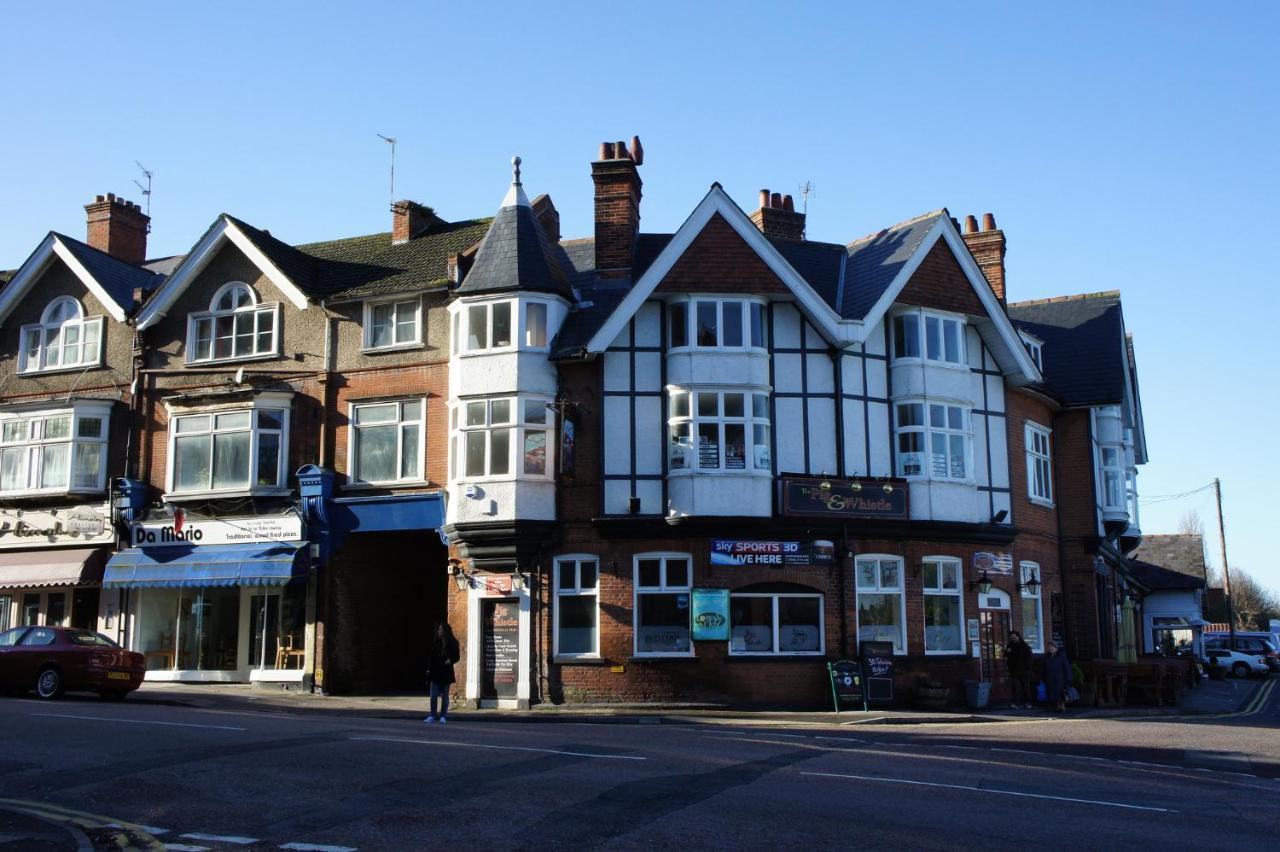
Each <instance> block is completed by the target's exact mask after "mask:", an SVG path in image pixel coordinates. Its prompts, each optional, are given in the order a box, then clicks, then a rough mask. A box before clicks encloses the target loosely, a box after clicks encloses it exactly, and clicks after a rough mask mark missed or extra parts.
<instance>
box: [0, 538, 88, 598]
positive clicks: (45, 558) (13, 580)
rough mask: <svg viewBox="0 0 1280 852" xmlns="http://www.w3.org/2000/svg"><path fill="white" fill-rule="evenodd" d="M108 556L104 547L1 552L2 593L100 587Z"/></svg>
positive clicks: (0, 586)
mask: <svg viewBox="0 0 1280 852" xmlns="http://www.w3.org/2000/svg"><path fill="white" fill-rule="evenodd" d="M106 554H107V551H106V549H105V548H102V547H75V548H54V547H50V548H44V549H40V550H10V551H0V589H34V588H41V587H47V586H89V585H96V584H98V583H99V582H101V581H102V566H103V563H105V562H106Z"/></svg>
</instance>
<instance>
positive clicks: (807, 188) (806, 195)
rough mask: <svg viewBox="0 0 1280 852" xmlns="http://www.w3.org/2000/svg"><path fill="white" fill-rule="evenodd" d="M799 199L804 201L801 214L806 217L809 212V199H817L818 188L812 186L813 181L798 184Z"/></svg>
mask: <svg viewBox="0 0 1280 852" xmlns="http://www.w3.org/2000/svg"><path fill="white" fill-rule="evenodd" d="M800 197H801V198H802V199H804V209H803V210H802V211H801V212H802V213H805V214H806V215H807V214H808V212H809V199H810V198H817V197H818V188H817V187H816V186H814V185H813V181H811V180H807V181H805V182H804V183H802V184H800Z"/></svg>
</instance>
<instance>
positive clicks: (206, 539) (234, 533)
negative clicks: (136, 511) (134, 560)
mask: <svg viewBox="0 0 1280 852" xmlns="http://www.w3.org/2000/svg"><path fill="white" fill-rule="evenodd" d="M303 537H304V536H303V534H302V519H301V518H299V517H298V516H297V515H274V516H271V517H256V518H217V519H208V520H203V519H202V520H192V519H190V518H188V519H187V520H186V523H184V524H182V529H181V530H176V529H174V525H173V522H172V521H162V522H156V521H144V522H142V523H138V524H134V525H133V529H132V531H131V535H130V540H131V541H132V542H133V546H134V547H177V546H186V547H189V546H191V545H193V544H198V545H204V544H259V543H269V542H273V541H300V540H302V538H303Z"/></svg>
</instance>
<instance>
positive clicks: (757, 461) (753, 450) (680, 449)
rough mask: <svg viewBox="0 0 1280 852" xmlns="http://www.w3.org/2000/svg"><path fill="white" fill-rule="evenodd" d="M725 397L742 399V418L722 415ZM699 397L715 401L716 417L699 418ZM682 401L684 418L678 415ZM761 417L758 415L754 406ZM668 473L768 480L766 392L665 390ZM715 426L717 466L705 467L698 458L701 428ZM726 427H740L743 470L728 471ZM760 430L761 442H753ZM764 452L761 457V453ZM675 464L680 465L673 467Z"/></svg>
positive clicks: (744, 389)
mask: <svg viewBox="0 0 1280 852" xmlns="http://www.w3.org/2000/svg"><path fill="white" fill-rule="evenodd" d="M726 394H741V395H742V398H743V399H742V416H740V417H739V416H728V415H726V414H724V413H723V412H724V410H725V404H724V399H725V396H726ZM702 395H711V396H715V397H716V413H715V414H714V415H711V414H705V415H704V414H699V413H698V400H699V397H700V396H702ZM681 398H683V399H684V400H685V404H684V410H685V413H684V414H677V413H676V412H677V410H678V409H679V408H680V406H679V405H678V401H679V399H681ZM758 405H759V406H761V407H762V409H763V413H761V414H757V413H756V410H757V406H758ZM667 413H668V417H667V471H668V473H672V474H680V475H687V474H744V473H748V474H756V475H763V476H771V475H772V473H773V450H772V447H773V445H772V429H773V423H772V421H771V420H770V419H769V389H768V388H762V387H735V388H724V387H700V386H690V387H677V386H675V385H668V386H667ZM704 425H715V426H716V435H717V438H718V444H717V447H716V459H717V462H716V466H715V467H709V466H707V467H704V466H703V465H702V457H701V451H700V450H701V447H702V442H701V434H700V428H699V427H701V426H704ZM728 426H742V427H743V459H742V467H729V466H728V464H727V458H726V455H725V447H726V442H725V431H726V427H728ZM761 428H762V429H763V430H764V432H763V439H762V442H761V441H758V440H757V438H756V434H757V431H758V430H759V429H761ZM762 450H763V455H762V454H761V451H762ZM677 461H680V462H681V463H680V464H679V465H677V464H676V462H677Z"/></svg>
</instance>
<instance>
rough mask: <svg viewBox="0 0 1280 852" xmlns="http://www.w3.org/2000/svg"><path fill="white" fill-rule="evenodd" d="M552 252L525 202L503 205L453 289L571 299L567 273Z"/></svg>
mask: <svg viewBox="0 0 1280 852" xmlns="http://www.w3.org/2000/svg"><path fill="white" fill-rule="evenodd" d="M556 254H557V252H555V251H554V249H553V247H552V245H551V241H550V240H549V239H547V235H546V232H545V231H543V230H542V226H541V225H540V224H538V218H537V217H536V216H534V215H533V209H532V208H530V207H529V205H528V204H527V203H524V204H512V205H509V206H506V207H503V208H502V209H501V210H499V211H498V215H496V216H494V217H493V222H492V223H491V224H490V225H489V231H488V233H486V234H485V236H484V241H483V242H481V243H480V248H479V250H477V251H476V259H475V262H474V263H473V264H472V265H471V269H470V271H469V272H467V276H466V278H464V279H463V280H462V283H461V284H460V285H459V286H458V289H457V292H458V293H459V294H463V295H474V294H477V293H504V292H511V291H515V290H521V291H524V292H533V293H552V294H555V295H557V296H563V297H565V298H566V299H572V298H573V292H572V290H571V289H570V286H569V280H568V276H567V275H566V274H565V270H564V269H562V268H561V266H560V263H559V260H558V258H557V257H556Z"/></svg>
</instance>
